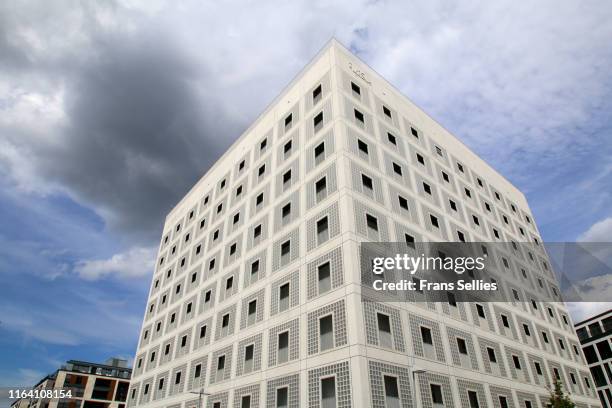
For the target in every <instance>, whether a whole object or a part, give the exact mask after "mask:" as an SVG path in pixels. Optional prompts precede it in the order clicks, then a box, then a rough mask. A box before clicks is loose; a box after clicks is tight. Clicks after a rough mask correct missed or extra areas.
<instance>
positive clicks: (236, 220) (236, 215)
mask: <svg viewBox="0 0 612 408" xmlns="http://www.w3.org/2000/svg"><path fill="white" fill-rule="evenodd" d="M239 221H240V213H236V214H234V218H233V220H232V222H233V223H234V225H236V224H237V223H238V222H239Z"/></svg>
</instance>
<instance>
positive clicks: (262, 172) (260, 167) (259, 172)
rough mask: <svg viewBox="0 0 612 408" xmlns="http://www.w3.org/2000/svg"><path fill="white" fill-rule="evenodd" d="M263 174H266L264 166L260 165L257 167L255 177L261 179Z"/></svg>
mask: <svg viewBox="0 0 612 408" xmlns="http://www.w3.org/2000/svg"><path fill="white" fill-rule="evenodd" d="M265 172H266V165H265V164H262V165H261V166H259V170H257V175H258V176H259V177H261V176H263V175H264V173H265Z"/></svg>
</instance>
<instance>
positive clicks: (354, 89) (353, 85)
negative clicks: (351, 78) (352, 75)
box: [351, 82, 361, 95]
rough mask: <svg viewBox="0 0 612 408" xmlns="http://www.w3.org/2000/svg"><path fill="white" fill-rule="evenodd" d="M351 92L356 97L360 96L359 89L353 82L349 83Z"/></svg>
mask: <svg viewBox="0 0 612 408" xmlns="http://www.w3.org/2000/svg"><path fill="white" fill-rule="evenodd" d="M351 90H352V91H353V92H354V93H356V94H357V95H361V88H360V87H359V85H357V84H356V83H354V82H351Z"/></svg>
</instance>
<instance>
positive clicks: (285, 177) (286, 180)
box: [283, 170, 291, 187]
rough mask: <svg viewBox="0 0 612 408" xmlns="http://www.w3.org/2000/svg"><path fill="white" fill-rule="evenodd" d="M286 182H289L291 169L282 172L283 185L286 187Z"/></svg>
mask: <svg viewBox="0 0 612 408" xmlns="http://www.w3.org/2000/svg"><path fill="white" fill-rule="evenodd" d="M288 183H291V170H287V171H286V172H285V174H283V186H284V187H286V185H287V184H288Z"/></svg>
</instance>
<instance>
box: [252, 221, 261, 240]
mask: <svg viewBox="0 0 612 408" xmlns="http://www.w3.org/2000/svg"><path fill="white" fill-rule="evenodd" d="M260 235H261V224H259V225H258V226H256V227H255V228H253V239H257V238H259V236H260Z"/></svg>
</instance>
